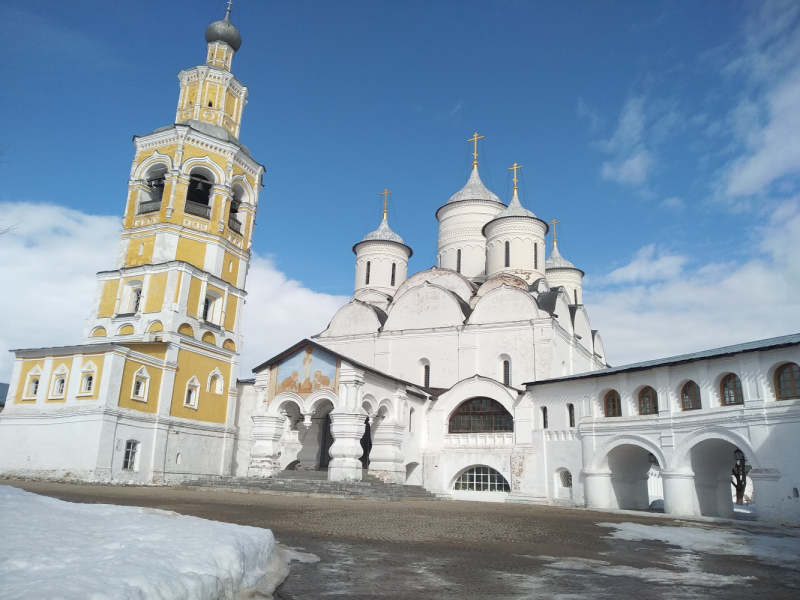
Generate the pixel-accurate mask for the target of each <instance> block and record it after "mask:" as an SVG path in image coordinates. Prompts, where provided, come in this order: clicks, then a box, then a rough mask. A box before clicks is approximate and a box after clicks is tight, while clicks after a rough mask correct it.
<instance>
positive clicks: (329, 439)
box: [319, 413, 333, 469]
mask: <svg viewBox="0 0 800 600" xmlns="http://www.w3.org/2000/svg"><path fill="white" fill-rule="evenodd" d="M332 445H333V433H331V414H330V413H328V414H327V415H325V423H324V425H323V426H322V442H321V443H320V445H319V448H320V450H319V468H320V469H327V468H328V464H329V463H330V462H331V454H330V449H331V446H332Z"/></svg>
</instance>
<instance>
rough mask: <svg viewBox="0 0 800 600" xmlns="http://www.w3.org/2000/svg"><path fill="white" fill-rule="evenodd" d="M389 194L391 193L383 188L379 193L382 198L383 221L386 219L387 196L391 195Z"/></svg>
mask: <svg viewBox="0 0 800 600" xmlns="http://www.w3.org/2000/svg"><path fill="white" fill-rule="evenodd" d="M391 193H392V192H390V191H389V188H383V191H382V192H381V196H383V218H384V219H385V218H386V203H387V202H388V200H389V194H391Z"/></svg>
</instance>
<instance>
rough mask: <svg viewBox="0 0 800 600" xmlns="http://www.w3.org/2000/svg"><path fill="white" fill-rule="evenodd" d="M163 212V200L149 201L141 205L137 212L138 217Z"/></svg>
mask: <svg viewBox="0 0 800 600" xmlns="http://www.w3.org/2000/svg"><path fill="white" fill-rule="evenodd" d="M160 210H161V200H149V201H147V202H140V203H139V210H138V211H136V214H137V215H143V214H144V213H151V212H158V211H160Z"/></svg>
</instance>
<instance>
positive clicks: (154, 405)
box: [119, 348, 163, 413]
mask: <svg viewBox="0 0 800 600" xmlns="http://www.w3.org/2000/svg"><path fill="white" fill-rule="evenodd" d="M137 350H138V348H137ZM143 366H144V367H145V368H146V369H147V374H148V375H149V376H150V385H149V387H148V388H147V402H140V401H139V400H133V399H132V398H131V395H132V393H133V379H134V375H135V374H136V371H138V370H139V369H141V368H142V367H143ZM162 374H163V372H162V370H161V369H160V368H158V367H153V366H150V365H143V364H142V363H140V362H138V361H136V360H134V359H130V358H129V359H127V360H126V361H125V368H124V369H123V371H122V387H120V390H119V406H120V408H130V409H133V410H138V411H140V412H147V413H154V412H156V410H158V392H159V390H160V389H161V376H162Z"/></svg>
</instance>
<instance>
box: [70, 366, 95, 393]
mask: <svg viewBox="0 0 800 600" xmlns="http://www.w3.org/2000/svg"><path fill="white" fill-rule="evenodd" d="M87 377H91V378H92V387H91V388H90V389H89V390H85V389H84V388H85V387H86V378H87ZM96 386H97V368H96V367H95V366H94V363H93V362H92V361H89V362H87V363H86V364H85V365H83V367H81V383H80V387H78V393H77V394H75V397H76V398H81V397H86V396H93V395H94V391H95V389H97V388H96Z"/></svg>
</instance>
